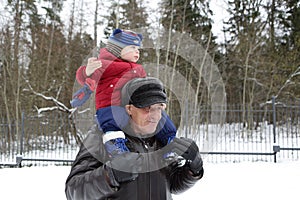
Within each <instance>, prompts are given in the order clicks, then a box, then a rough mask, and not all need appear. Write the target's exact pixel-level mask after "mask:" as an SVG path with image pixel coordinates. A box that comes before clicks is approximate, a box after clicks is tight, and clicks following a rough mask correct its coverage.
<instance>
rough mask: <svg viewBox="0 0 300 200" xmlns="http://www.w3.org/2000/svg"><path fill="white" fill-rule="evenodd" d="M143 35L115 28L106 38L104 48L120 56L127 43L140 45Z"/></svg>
mask: <svg viewBox="0 0 300 200" xmlns="http://www.w3.org/2000/svg"><path fill="white" fill-rule="evenodd" d="M142 40H143V36H142V35H141V34H137V33H135V32H133V31H129V30H121V29H115V30H114V31H113V34H112V35H111V36H110V37H109V38H108V41H107V45H106V48H107V50H108V51H109V52H111V53H112V54H114V55H115V56H116V57H118V58H120V57H121V51H122V49H123V48H124V47H126V46H129V45H135V46H141V43H142Z"/></svg>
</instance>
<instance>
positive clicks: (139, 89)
mask: <svg viewBox="0 0 300 200" xmlns="http://www.w3.org/2000/svg"><path fill="white" fill-rule="evenodd" d="M157 103H167V95H166V93H165V90H164V87H163V84H162V82H161V81H160V80H159V79H157V78H154V77H146V78H135V79H133V80H131V81H129V82H128V83H126V84H125V85H124V87H123V88H122V105H123V106H125V105H128V104H132V105H134V106H135V107H137V108H145V107H148V106H151V105H153V104H157Z"/></svg>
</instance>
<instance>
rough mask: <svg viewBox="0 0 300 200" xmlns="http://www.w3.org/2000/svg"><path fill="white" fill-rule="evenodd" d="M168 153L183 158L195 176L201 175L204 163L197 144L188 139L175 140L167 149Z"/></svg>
mask: <svg viewBox="0 0 300 200" xmlns="http://www.w3.org/2000/svg"><path fill="white" fill-rule="evenodd" d="M165 148H166V150H165V151H167V152H175V153H176V154H178V155H179V156H182V157H183V158H184V159H185V160H186V163H187V165H188V166H189V168H190V170H191V171H192V172H193V174H194V175H201V174H200V173H202V170H203V169H202V166H203V161H202V158H201V155H200V152H199V148H198V146H197V144H196V143H195V142H194V141H193V140H191V139H188V138H174V140H173V141H172V142H171V143H170V144H168V145H167V146H166V147H165Z"/></svg>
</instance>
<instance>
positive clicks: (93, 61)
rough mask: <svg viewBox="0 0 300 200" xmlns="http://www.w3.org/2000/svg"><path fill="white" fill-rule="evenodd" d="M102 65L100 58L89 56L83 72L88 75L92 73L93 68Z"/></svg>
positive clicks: (95, 68)
mask: <svg viewBox="0 0 300 200" xmlns="http://www.w3.org/2000/svg"><path fill="white" fill-rule="evenodd" d="M101 67H102V62H101V60H98V59H97V58H95V57H92V58H89V59H88V64H87V66H86V69H85V73H86V75H87V76H90V75H92V74H93V73H94V71H95V70H97V69H99V68H101Z"/></svg>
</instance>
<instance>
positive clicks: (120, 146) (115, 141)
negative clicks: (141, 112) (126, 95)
mask: <svg viewBox="0 0 300 200" xmlns="http://www.w3.org/2000/svg"><path fill="white" fill-rule="evenodd" d="M96 114H97V121H98V123H99V126H100V128H101V129H102V131H103V133H104V134H103V143H104V144H105V148H106V150H107V152H108V153H110V154H111V155H112V156H114V155H116V154H121V153H124V152H128V151H129V149H128V148H127V146H126V145H125V142H126V139H125V134H124V132H123V131H122V128H124V127H125V126H126V125H127V124H128V121H129V116H128V115H127V113H126V111H125V109H124V108H123V107H120V106H111V107H107V108H101V109H98V110H97V113H96Z"/></svg>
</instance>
